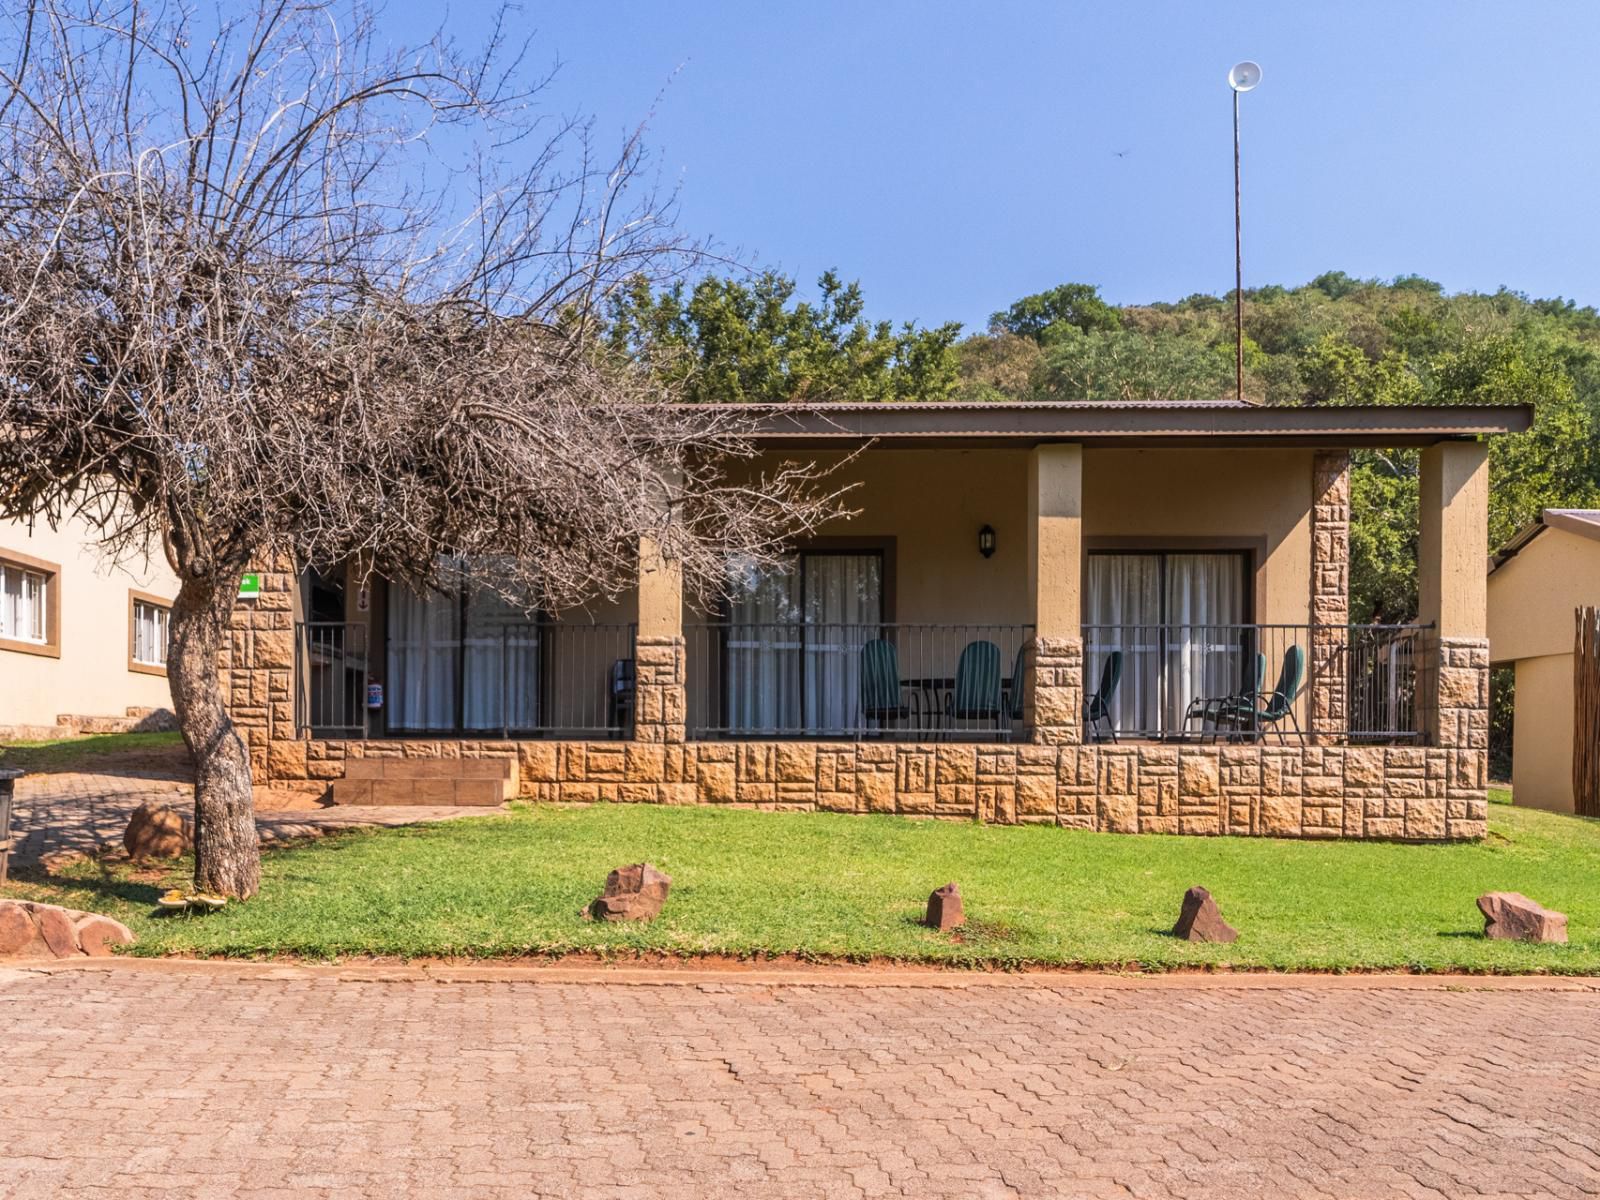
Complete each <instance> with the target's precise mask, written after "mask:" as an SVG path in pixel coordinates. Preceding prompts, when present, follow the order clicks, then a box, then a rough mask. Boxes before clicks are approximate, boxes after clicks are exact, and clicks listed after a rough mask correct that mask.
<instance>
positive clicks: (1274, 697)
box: [1217, 646, 1306, 744]
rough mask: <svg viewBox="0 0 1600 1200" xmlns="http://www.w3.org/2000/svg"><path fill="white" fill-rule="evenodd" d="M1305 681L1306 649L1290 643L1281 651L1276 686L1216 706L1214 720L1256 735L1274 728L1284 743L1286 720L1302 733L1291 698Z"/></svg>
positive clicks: (1286, 738) (1298, 732)
mask: <svg viewBox="0 0 1600 1200" xmlns="http://www.w3.org/2000/svg"><path fill="white" fill-rule="evenodd" d="M1305 682H1306V652H1305V649H1304V647H1301V646H1290V647H1289V648H1288V649H1287V650H1285V651H1284V652H1283V667H1282V669H1281V670H1279V672H1278V686H1277V687H1275V688H1273V689H1272V691H1271V692H1261V693H1259V694H1258V695H1257V696H1256V697H1255V698H1254V699H1253V700H1251V701H1250V703H1248V704H1231V705H1228V706H1226V707H1224V708H1222V709H1220V710H1218V718H1217V724H1219V725H1220V724H1222V723H1223V722H1227V724H1228V725H1230V726H1231V727H1232V728H1234V729H1238V730H1250V731H1251V732H1253V733H1254V734H1255V735H1256V736H1257V737H1262V736H1265V734H1266V732H1267V731H1268V730H1269V729H1270V730H1276V731H1277V734H1278V741H1280V742H1282V743H1284V744H1287V743H1288V740H1289V739H1288V737H1287V736H1286V735H1285V734H1284V731H1283V723H1284V721H1285V720H1287V721H1288V722H1289V724H1290V725H1292V726H1293V727H1294V732H1295V736H1296V737H1303V736H1304V735H1303V734H1302V732H1301V730H1300V718H1299V717H1297V716H1295V713H1294V702H1295V700H1296V699H1298V698H1299V696H1300V689H1301V688H1303V687H1304V686H1305Z"/></svg>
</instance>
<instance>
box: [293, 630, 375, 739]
mask: <svg viewBox="0 0 1600 1200" xmlns="http://www.w3.org/2000/svg"><path fill="white" fill-rule="evenodd" d="M294 629H295V639H294V641H295V694H294V698H295V717H294V723H295V728H296V729H297V730H299V731H300V732H302V733H309V734H310V735H311V736H312V737H318V738H348V737H363V736H365V734H366V731H367V707H366V705H367V682H368V674H369V672H368V667H369V657H368V654H367V637H368V629H367V624H366V622H365V621H306V622H302V623H300V624H297V625H296V626H295V627H294Z"/></svg>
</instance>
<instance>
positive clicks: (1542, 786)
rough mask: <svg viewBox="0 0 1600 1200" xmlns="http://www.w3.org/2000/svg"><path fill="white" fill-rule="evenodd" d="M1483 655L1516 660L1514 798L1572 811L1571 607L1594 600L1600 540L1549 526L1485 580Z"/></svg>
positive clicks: (1599, 585) (1598, 592) (1597, 600)
mask: <svg viewBox="0 0 1600 1200" xmlns="http://www.w3.org/2000/svg"><path fill="white" fill-rule="evenodd" d="M1488 593H1489V656H1490V658H1491V659H1492V660H1493V661H1494V662H1496V663H1515V664H1516V669H1517V709H1516V720H1515V725H1514V729H1513V732H1512V767H1511V776H1512V778H1511V788H1512V798H1513V799H1514V800H1515V801H1516V803H1518V804H1523V805H1527V806H1528V807H1530V808H1548V809H1555V810H1556V811H1558V812H1571V811H1572V726H1573V707H1574V701H1573V691H1572V687H1573V685H1572V670H1573V665H1572V644H1573V639H1574V637H1575V634H1576V629H1575V626H1574V620H1575V618H1574V616H1573V612H1574V610H1575V609H1577V608H1578V607H1579V606H1580V605H1584V604H1600V542H1597V541H1594V540H1593V539H1591V538H1585V537H1580V536H1578V535H1577V534H1574V533H1568V532H1567V531H1566V530H1564V529H1556V528H1548V529H1546V530H1545V531H1544V532H1543V533H1541V534H1539V535H1538V536H1537V537H1535V538H1534V539H1533V540H1532V541H1531V542H1529V543H1528V544H1527V545H1526V546H1524V547H1523V548H1522V549H1521V550H1520V551H1519V552H1518V553H1517V555H1516V556H1515V557H1514V558H1511V559H1508V560H1507V561H1506V562H1505V563H1504V564H1503V565H1502V566H1501V567H1500V568H1499V569H1498V570H1496V571H1495V572H1494V574H1492V575H1490V576H1489V579H1488Z"/></svg>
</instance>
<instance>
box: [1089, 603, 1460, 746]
mask: <svg viewBox="0 0 1600 1200" xmlns="http://www.w3.org/2000/svg"><path fill="white" fill-rule="evenodd" d="M1083 633H1084V710H1085V711H1084V723H1085V732H1086V736H1087V737H1089V738H1091V739H1095V740H1106V739H1111V738H1120V737H1132V738H1150V739H1157V740H1172V741H1180V740H1206V741H1209V740H1227V741H1259V740H1272V741H1279V742H1288V741H1300V740H1304V739H1305V738H1306V737H1307V736H1308V735H1311V734H1313V733H1315V734H1322V735H1332V736H1335V737H1340V738H1344V739H1347V740H1350V741H1367V742H1417V741H1420V740H1422V734H1423V725H1422V716H1423V708H1424V700H1425V687H1424V683H1425V680H1426V678H1427V663H1428V661H1429V656H1428V647H1429V645H1430V641H1429V639H1430V637H1431V633H1432V630H1431V627H1429V626H1421V625H1350V626H1338V625H1235V624H1225V625H1180V624H1149V625H1144V624H1140V625H1085V626H1084V628H1083ZM1114 654H1115V655H1119V656H1120V664H1119V665H1120V674H1119V677H1118V678H1117V679H1116V681H1115V683H1114V684H1113V683H1112V682H1111V674H1108V672H1107V664H1108V662H1109V661H1110V660H1111V658H1112V656H1113V655H1114ZM1296 657H1298V659H1299V666H1298V672H1297V671H1296V667H1295V662H1294V660H1295V658H1296ZM1113 673H1115V672H1113ZM1297 674H1298V681H1297V682H1296V675H1297ZM1319 689H1320V690H1321V691H1323V692H1324V693H1325V694H1326V696H1327V697H1328V698H1329V703H1327V704H1325V705H1323V706H1322V707H1321V708H1318V707H1317V706H1316V705H1315V703H1314V700H1313V696H1314V694H1315V692H1316V691H1318V690H1319Z"/></svg>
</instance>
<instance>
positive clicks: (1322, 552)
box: [1271, 450, 1350, 745]
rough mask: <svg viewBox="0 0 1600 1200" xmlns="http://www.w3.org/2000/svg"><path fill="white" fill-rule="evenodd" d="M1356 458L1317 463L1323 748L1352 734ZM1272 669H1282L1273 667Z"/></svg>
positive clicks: (1315, 690)
mask: <svg viewBox="0 0 1600 1200" xmlns="http://www.w3.org/2000/svg"><path fill="white" fill-rule="evenodd" d="M1349 624H1350V455H1349V453H1348V452H1347V451H1343V450H1339V451H1319V452H1318V453H1317V454H1316V455H1315V456H1314V457H1313V459H1312V463H1311V711H1310V714H1309V716H1310V722H1309V725H1310V731H1311V734H1312V738H1313V740H1314V741H1316V742H1318V743H1321V744H1324V745H1326V744H1328V743H1331V742H1339V741H1343V740H1344V738H1343V735H1344V734H1345V733H1346V732H1347V731H1348V728H1349V726H1348V724H1347V722H1348V720H1349V708H1348V681H1347V674H1348V671H1349V666H1348V662H1349V656H1348V655H1347V654H1346V652H1345V651H1346V643H1347V641H1348V635H1347V629H1348V627H1349ZM1271 669H1274V670H1275V669H1276V664H1272V666H1271Z"/></svg>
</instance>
